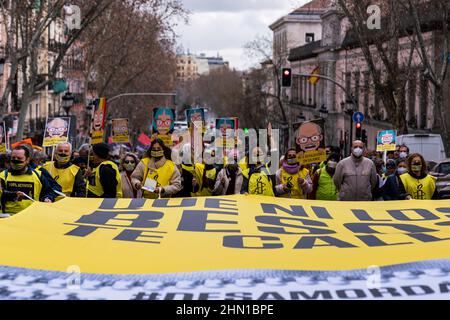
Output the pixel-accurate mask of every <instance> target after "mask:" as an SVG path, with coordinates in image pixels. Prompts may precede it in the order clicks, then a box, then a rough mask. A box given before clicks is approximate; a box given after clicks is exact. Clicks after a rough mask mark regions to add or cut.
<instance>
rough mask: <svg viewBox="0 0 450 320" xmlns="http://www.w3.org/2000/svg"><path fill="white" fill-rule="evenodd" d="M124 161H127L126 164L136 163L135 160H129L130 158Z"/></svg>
mask: <svg viewBox="0 0 450 320" xmlns="http://www.w3.org/2000/svg"><path fill="white" fill-rule="evenodd" d="M123 163H125V164H135V163H136V162H134V161H129V160H125V161H124V162H123Z"/></svg>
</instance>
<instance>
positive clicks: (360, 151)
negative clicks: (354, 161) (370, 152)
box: [353, 147, 364, 158]
mask: <svg viewBox="0 0 450 320" xmlns="http://www.w3.org/2000/svg"><path fill="white" fill-rule="evenodd" d="M363 152H364V150H363V149H361V148H359V147H358V148H355V149H353V155H354V156H355V157H357V158H360V157H361V156H362V154H363Z"/></svg>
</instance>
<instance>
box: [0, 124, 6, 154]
mask: <svg viewBox="0 0 450 320" xmlns="http://www.w3.org/2000/svg"><path fill="white" fill-rule="evenodd" d="M4 152H6V124H5V122H0V153H4Z"/></svg>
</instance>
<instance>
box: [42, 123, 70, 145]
mask: <svg viewBox="0 0 450 320" xmlns="http://www.w3.org/2000/svg"><path fill="white" fill-rule="evenodd" d="M69 128H70V117H57V118H48V119H47V124H46V126H45V134H44V142H43V144H42V145H43V146H44V147H52V146H56V145H57V144H58V143H61V142H67V141H68V139H69Z"/></svg>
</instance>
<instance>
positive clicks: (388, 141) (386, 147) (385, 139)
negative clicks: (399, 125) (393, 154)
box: [377, 130, 397, 152]
mask: <svg viewBox="0 0 450 320" xmlns="http://www.w3.org/2000/svg"><path fill="white" fill-rule="evenodd" d="M396 144H397V131H395V130H386V131H378V134H377V151H378V152H383V151H395V149H396Z"/></svg>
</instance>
